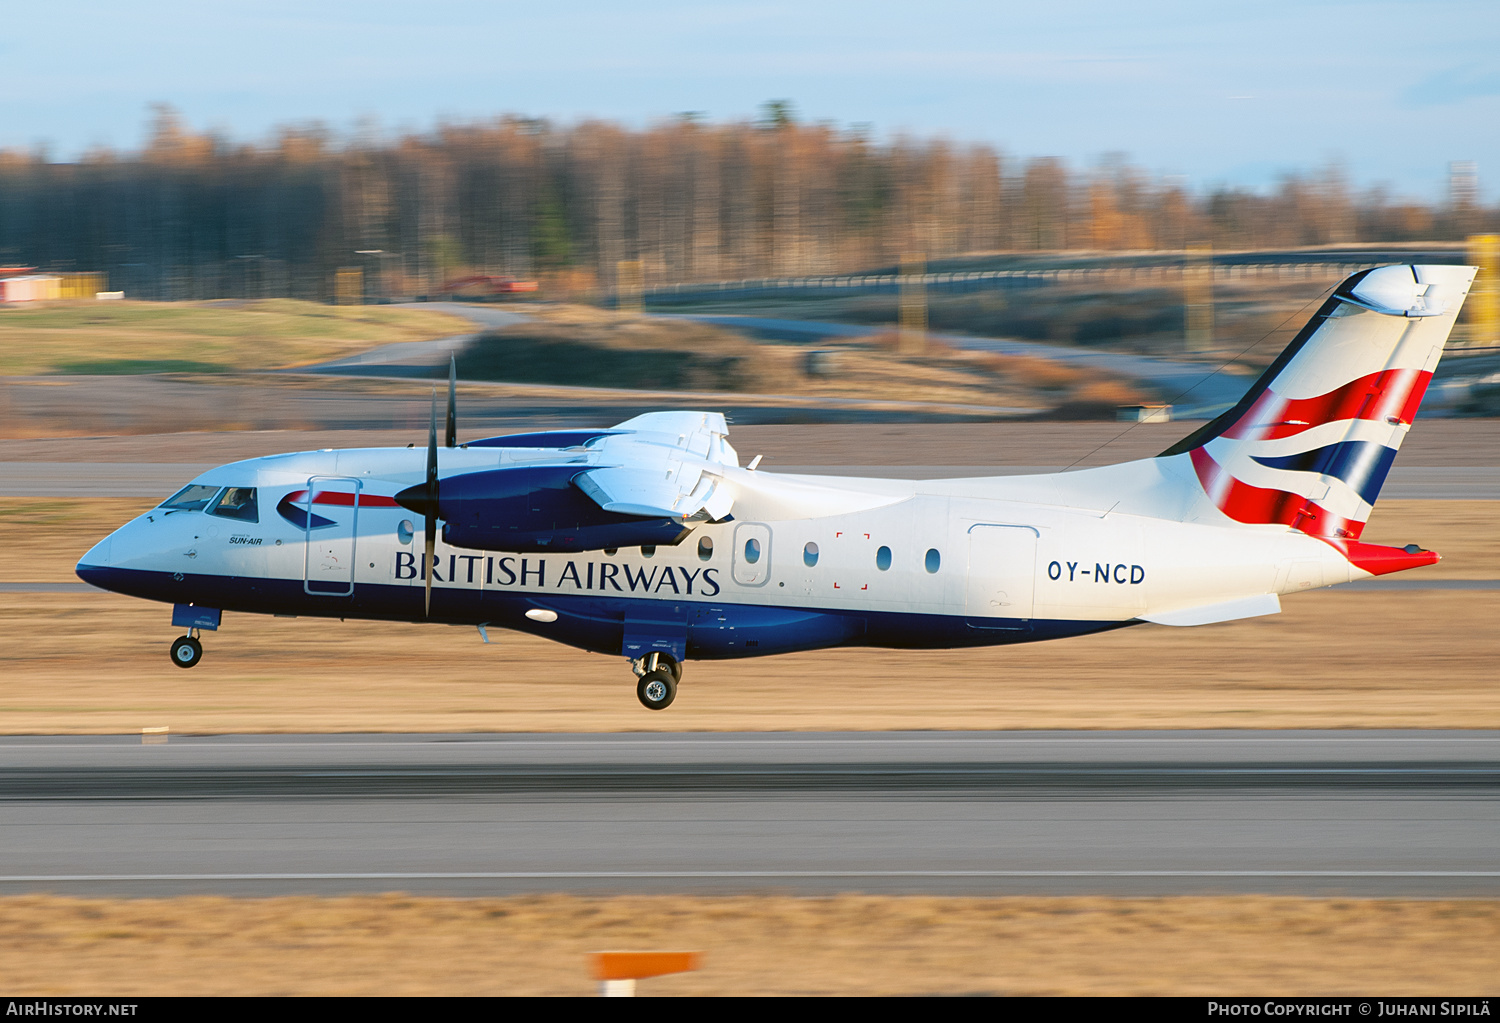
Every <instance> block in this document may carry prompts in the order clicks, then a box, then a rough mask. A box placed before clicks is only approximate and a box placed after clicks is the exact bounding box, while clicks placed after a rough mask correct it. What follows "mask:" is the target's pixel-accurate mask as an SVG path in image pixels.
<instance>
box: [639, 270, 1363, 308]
mask: <svg viewBox="0 0 1500 1023" xmlns="http://www.w3.org/2000/svg"><path fill="white" fill-rule="evenodd" d="M1375 265H1378V264H1375V263H1326V262H1309V263H1231V264H1227V265H1215V266H1214V267H1213V268H1212V269H1213V279H1214V282H1215V283H1220V282H1222V283H1226V284H1227V283H1232V282H1236V281H1287V280H1329V279H1337V278H1343V277H1347V276H1349V275H1350V274H1352V273H1354V272H1356V271H1358V270H1362V269H1364V268H1365V267H1368V266H1375ZM1207 269H1208V267H1207V266H1205V265H1203V264H1196V265H1194V264H1191V263H1189V264H1183V263H1168V264H1159V265H1155V266H1100V267H1071V268H1063V269H1056V270H976V271H971V272H952V273H926V274H913V275H911V276H910V277H903V276H902V275H901V274H895V273H887V274H839V275H828V276H805V277H760V278H749V279H744V280H737V281H715V282H711V283H707V284H666V285H658V286H656V287H651V288H645V289H643V290H642V292H641V296H642V298H643V299H644V301H645V302H646V303H647V304H649V305H656V306H663V305H674V304H678V303H686V302H702V301H713V300H718V299H725V300H728V299H747V298H776V297H791V295H792V293H795V294H796V295H797V297H799V298H813V297H823V296H825V295H826V296H827V297H836V296H847V295H861V294H863V295H880V294H891V295H894V294H896V293H897V292H898V291H899V289H900V287H901V282H902V281H903V280H906V281H909V282H913V283H915V282H918V281H920V283H921V284H922V286H923V287H924V288H925V289H926V290H927V291H928V292H938V293H953V292H970V291H989V290H999V289H1028V288H1043V287H1051V286H1054V285H1059V284H1106V283H1107V284H1134V285H1150V284H1153V283H1161V284H1164V285H1165V284H1173V285H1175V284H1178V283H1180V282H1181V280H1182V277H1183V274H1184V272H1187V273H1189V274H1201V273H1203V272H1204V271H1205V270H1207Z"/></svg>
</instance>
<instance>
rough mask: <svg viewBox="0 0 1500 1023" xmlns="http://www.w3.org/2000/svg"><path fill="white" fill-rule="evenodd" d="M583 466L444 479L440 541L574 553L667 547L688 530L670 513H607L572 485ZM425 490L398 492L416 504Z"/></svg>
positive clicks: (477, 547)
mask: <svg viewBox="0 0 1500 1023" xmlns="http://www.w3.org/2000/svg"><path fill="white" fill-rule="evenodd" d="M587 468H589V466H585V465H527V466H517V467H515V468H513V469H490V470H487V471H484V472H470V473H464V474H462V475H459V476H449V477H447V478H446V479H444V480H443V481H442V482H441V484H440V485H439V489H438V517H439V518H440V519H442V520H443V540H444V542H445V543H449V544H452V545H453V546H455V547H468V548H471V549H474V550H482V551H515V552H517V553H532V552H546V551H558V552H561V553H575V552H581V551H597V550H603V549H605V548H609V547H641V546H653V545H654V546H664V547H670V546H672V545H674V544H677V543H679V542H681V540H682V539H683V537H685V536H687V535H688V533H690V532H692V530H691V528H689V527H685V526H683V524H682V523H680V522H677V521H676V520H674V519H668V518H642V517H641V516H637V515H621V514H619V513H617V512H607V511H605V510H604V509H603V508H600V507H599V506H598V505H597V504H595V503H594V502H593V501H592V500H591V499H590V498H589V497H588V496H587V495H585V494H584V493H583V492H582V491H581V490H579V489H578V488H577V487H576V486H574V485H573V477H575V476H577V475H578V474H579V473H580V472H583V471H584V470H585V469H587ZM424 493H425V488H424V487H421V486H416V487H412V488H410V489H409V490H406V491H403V492H402V493H401V494H398V495H397V497H396V500H397V502H398V503H401V504H403V505H405V506H407V507H411V505H408V504H407V502H406V501H403V500H402V498H403V497H407V495H411V496H410V500H411V501H412V502H413V503H414V504H416V505H417V506H418V507H420V502H422V501H423V500H424V499H425V498H424V496H423V495H424Z"/></svg>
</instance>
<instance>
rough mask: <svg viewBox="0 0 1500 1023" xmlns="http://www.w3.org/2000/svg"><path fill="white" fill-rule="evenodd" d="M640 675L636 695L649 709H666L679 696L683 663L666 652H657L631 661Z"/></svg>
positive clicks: (631, 664) (634, 669)
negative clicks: (678, 687) (678, 690)
mask: <svg viewBox="0 0 1500 1023" xmlns="http://www.w3.org/2000/svg"><path fill="white" fill-rule="evenodd" d="M630 667H631V669H632V670H633V671H634V672H635V673H636V674H637V675H639V676H640V681H639V682H637V683H636V686H635V695H636V698H637V699H639V700H640V701H641V706H643V707H645V708H646V709H647V710H666V709H667V708H668V707H670V706H671V705H672V701H673V700H675V699H676V698H677V683H679V682H681V681H682V665H681V664H680V663H678V662H677V661H676V660H674V659H672V658H671V657H668V656H667V655H666V654H664V653H660V652H655V653H650V654H647V655H646V656H645V657H642V658H639V659H638V660H634V661H631V662H630Z"/></svg>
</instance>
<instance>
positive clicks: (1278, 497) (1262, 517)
mask: <svg viewBox="0 0 1500 1023" xmlns="http://www.w3.org/2000/svg"><path fill="white" fill-rule="evenodd" d="M1189 455H1190V457H1191V458H1192V460H1193V469H1194V471H1195V472H1197V474H1198V482H1199V483H1200V484H1202V485H1203V492H1204V493H1206V494H1207V495H1208V497H1209V500H1211V501H1213V503H1214V504H1215V505H1216V506H1217V507H1218V509H1219V510H1220V511H1222V512H1223V513H1224V514H1225V515H1228V516H1229V517H1230V518H1231V519H1234V520H1235V521H1236V522H1246V523H1271V522H1280V523H1281V524H1282V525H1286V526H1291V527H1292V528H1293V529H1299V530H1301V531H1302V532H1304V533H1306V534H1308V535H1309V536H1318V537H1348V538H1349V539H1358V537H1359V534H1360V533H1361V532H1363V531H1364V528H1365V524H1364V523H1363V522H1357V521H1355V520H1353V519H1346V518H1344V517H1342V516H1340V515H1335V514H1333V513H1332V512H1330V511H1329V510H1328V509H1327V508H1324V507H1323V506H1322V505H1319V504H1314V503H1313V501H1312V500H1311V499H1309V498H1306V497H1303V496H1302V495H1301V494H1293V493H1290V492H1288V491H1285V490H1267V489H1265V488H1263V487H1252V486H1251V485H1250V484H1248V483H1242V482H1241V481H1239V480H1237V479H1235V478H1234V477H1233V476H1231V475H1230V474H1229V472H1228V471H1226V470H1225V468H1224V467H1223V466H1222V465H1220V464H1219V463H1218V462H1215V461H1214V460H1213V458H1211V457H1210V456H1209V454H1208V452H1206V451H1204V450H1203V449H1202V448H1194V449H1193V450H1192V451H1190V452H1189Z"/></svg>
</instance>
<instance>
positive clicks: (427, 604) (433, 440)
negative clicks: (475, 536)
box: [422, 387, 438, 616]
mask: <svg viewBox="0 0 1500 1023" xmlns="http://www.w3.org/2000/svg"><path fill="white" fill-rule="evenodd" d="M437 451H438V449H437V388H436V387H434V388H433V389H432V417H431V419H430V420H429V421H428V424H427V501H426V505H427V508H426V510H425V511H424V512H423V516H424V518H423V526H424V527H425V529H424V532H425V533H426V540H427V542H426V544H425V545H424V555H423V556H424V557H425V558H426V559H427V560H426V561H424V562H423V564H424V565H425V566H426V568H425V570H424V571H423V575H425V576H426V577H427V594H426V597H425V599H424V601H423V604H422V613H423V615H424V616H430V615H431V614H432V562H433V556H434V555H435V554H436V553H437V514H438V453H437Z"/></svg>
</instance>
